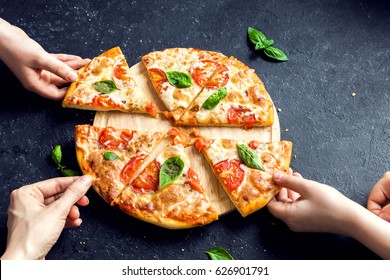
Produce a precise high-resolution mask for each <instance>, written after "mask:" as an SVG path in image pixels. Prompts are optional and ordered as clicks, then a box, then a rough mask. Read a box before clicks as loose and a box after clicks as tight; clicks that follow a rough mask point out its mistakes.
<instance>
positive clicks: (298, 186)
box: [274, 172, 312, 195]
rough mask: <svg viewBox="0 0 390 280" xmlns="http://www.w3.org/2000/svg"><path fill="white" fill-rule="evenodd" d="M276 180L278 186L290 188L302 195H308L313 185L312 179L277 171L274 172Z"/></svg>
mask: <svg viewBox="0 0 390 280" xmlns="http://www.w3.org/2000/svg"><path fill="white" fill-rule="evenodd" d="M274 181H275V183H276V184H277V185H278V186H280V187H284V188H286V189H290V190H292V191H294V192H297V193H299V194H301V195H307V194H308V193H309V189H310V188H311V185H312V184H311V181H310V180H307V179H304V178H302V177H298V176H293V175H288V174H285V173H283V172H276V173H275V174H274Z"/></svg>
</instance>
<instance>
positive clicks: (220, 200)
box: [93, 62, 280, 215]
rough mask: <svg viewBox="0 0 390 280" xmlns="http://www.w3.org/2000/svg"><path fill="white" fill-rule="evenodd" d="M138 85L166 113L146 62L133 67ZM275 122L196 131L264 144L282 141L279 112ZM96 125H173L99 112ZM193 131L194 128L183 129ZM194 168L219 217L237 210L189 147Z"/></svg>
mask: <svg viewBox="0 0 390 280" xmlns="http://www.w3.org/2000/svg"><path fill="white" fill-rule="evenodd" d="M130 70H131V73H132V74H133V76H134V77H135V80H136V82H137V84H138V85H139V86H140V88H141V90H142V91H143V92H144V93H145V95H146V96H147V97H148V98H149V99H150V100H152V101H153V102H154V103H155V104H156V105H157V107H158V108H159V109H161V110H166V109H165V108H166V107H165V105H164V104H163V103H162V101H161V100H160V99H159V97H158V96H157V94H156V93H155V90H154V87H153V85H152V83H151V82H150V80H149V77H148V73H147V71H146V68H145V67H144V65H143V63H142V62H139V63H137V64H135V65H134V66H132V67H131V68H130ZM274 115H275V120H274V125H273V126H272V127H254V128H252V129H249V130H245V129H243V128H240V127H196V130H197V131H198V132H199V133H200V134H201V135H204V136H205V137H209V138H230V139H237V140H247V141H249V140H259V141H263V142H272V141H280V126H279V118H278V115H277V112H276V110H275V114H274ZM93 124H94V125H95V126H100V127H105V126H113V127H115V128H127V129H132V130H138V131H168V130H169V129H170V128H172V123H171V122H170V121H168V120H167V119H165V118H164V117H163V116H162V115H160V116H159V117H158V118H157V119H154V118H153V117H151V116H150V115H148V114H132V113H124V112H117V111H108V112H96V115H95V119H94V121H93ZM182 128H184V129H193V128H194V127H182ZM187 152H188V154H189V157H190V159H191V161H192V165H193V166H194V169H195V170H196V172H197V173H198V175H199V177H200V180H201V183H202V185H203V186H204V187H205V189H206V191H207V194H208V197H209V199H210V201H211V203H212V205H213V206H214V207H215V209H216V210H217V212H218V214H219V215H223V214H225V213H228V212H230V211H232V210H234V209H235V207H234V205H233V203H232V202H231V201H230V199H229V197H228V196H227V195H226V193H225V191H224V190H223V188H222V186H220V184H219V182H218V180H217V178H216V177H215V175H214V174H213V170H212V169H211V167H210V165H209V164H208V162H207V161H206V159H205V158H204V157H203V155H202V154H201V153H199V152H197V151H196V150H195V148H193V147H189V148H187Z"/></svg>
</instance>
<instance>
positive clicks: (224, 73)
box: [205, 65, 229, 89]
mask: <svg viewBox="0 0 390 280" xmlns="http://www.w3.org/2000/svg"><path fill="white" fill-rule="evenodd" d="M228 81H229V69H228V68H227V67H226V66H225V65H222V66H221V67H220V68H219V69H218V71H217V72H216V73H215V75H214V76H213V77H212V78H211V79H210V80H208V81H207V83H206V84H205V87H206V88H215V89H218V88H221V87H223V86H225V85H226V84H227V82H228Z"/></svg>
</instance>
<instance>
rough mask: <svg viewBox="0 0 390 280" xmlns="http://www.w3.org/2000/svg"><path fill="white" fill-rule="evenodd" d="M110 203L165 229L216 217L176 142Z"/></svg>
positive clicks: (193, 224) (204, 222) (198, 222)
mask: <svg viewBox="0 0 390 280" xmlns="http://www.w3.org/2000/svg"><path fill="white" fill-rule="evenodd" d="M176 142H177V141H174V142H173V143H176ZM114 205H116V206H117V207H119V208H120V209H121V210H122V211H124V212H125V213H127V214H129V215H131V216H133V217H136V218H138V219H140V220H143V221H146V222H149V223H152V224H155V225H158V226H161V227H165V228H169V229H183V228H191V227H195V226H202V225H205V224H208V223H211V222H212V221H214V220H217V219H218V214H217V212H216V210H215V209H214V208H213V206H212V205H211V204H210V201H209V199H208V197H207V195H206V192H205V189H204V188H203V186H202V185H201V183H200V180H199V178H198V175H197V173H196V171H195V170H194V168H193V167H192V166H191V163H190V160H189V158H188V155H187V153H186V151H185V148H184V146H183V145H182V144H180V143H176V144H170V145H168V146H167V147H166V148H165V149H164V150H163V151H162V152H161V153H160V154H159V155H158V156H157V157H156V158H155V159H154V160H153V161H152V162H150V163H149V164H148V165H147V167H146V168H145V169H144V170H143V171H142V172H141V173H140V174H139V176H138V177H136V178H135V179H134V180H133V181H132V182H131V183H130V184H129V186H128V187H126V188H125V189H124V191H123V192H122V193H121V194H120V196H119V197H118V198H117V199H116V200H115V202H114Z"/></svg>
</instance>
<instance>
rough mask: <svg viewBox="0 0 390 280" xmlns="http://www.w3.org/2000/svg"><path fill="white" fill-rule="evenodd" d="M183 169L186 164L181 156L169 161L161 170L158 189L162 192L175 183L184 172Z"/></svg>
mask: <svg viewBox="0 0 390 280" xmlns="http://www.w3.org/2000/svg"><path fill="white" fill-rule="evenodd" d="M183 168H184V162H183V161H182V159H181V158H180V157H179V156H176V157H171V158H169V159H167V160H166V161H165V162H164V163H163V165H162V166H161V169H160V174H159V179H160V182H159V186H158V188H159V189H160V190H161V189H162V188H164V187H165V186H166V185H168V184H170V183H172V182H173V181H175V180H176V179H177V177H179V175H180V174H181V172H182V171H183Z"/></svg>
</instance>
